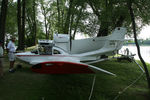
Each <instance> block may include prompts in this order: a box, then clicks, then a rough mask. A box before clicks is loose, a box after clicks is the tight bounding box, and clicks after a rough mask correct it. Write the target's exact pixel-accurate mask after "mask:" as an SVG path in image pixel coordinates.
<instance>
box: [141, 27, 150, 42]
mask: <svg viewBox="0 0 150 100" xmlns="http://www.w3.org/2000/svg"><path fill="white" fill-rule="evenodd" d="M139 38H142V39H150V26H144V27H143V29H142V30H141V32H140V34H139Z"/></svg>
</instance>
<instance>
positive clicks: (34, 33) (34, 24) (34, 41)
mask: <svg viewBox="0 0 150 100" xmlns="http://www.w3.org/2000/svg"><path fill="white" fill-rule="evenodd" d="M35 6H36V3H35V0H33V18H34V19H33V45H35V44H36V14H35V13H36V11H35Z"/></svg>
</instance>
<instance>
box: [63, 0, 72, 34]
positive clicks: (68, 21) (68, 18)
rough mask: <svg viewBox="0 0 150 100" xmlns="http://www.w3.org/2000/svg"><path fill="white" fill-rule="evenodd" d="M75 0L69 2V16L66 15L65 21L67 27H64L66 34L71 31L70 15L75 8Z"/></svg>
mask: <svg viewBox="0 0 150 100" xmlns="http://www.w3.org/2000/svg"><path fill="white" fill-rule="evenodd" d="M72 5H73V0H70V2H69V9H68V12H67V17H66V20H65V21H66V22H65V28H64V34H68V33H69V26H70V16H71V10H72V8H73V6H72Z"/></svg>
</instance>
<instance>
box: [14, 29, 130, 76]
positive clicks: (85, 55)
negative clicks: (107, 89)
mask: <svg viewBox="0 0 150 100" xmlns="http://www.w3.org/2000/svg"><path fill="white" fill-rule="evenodd" d="M126 32H127V31H126V28H123V27H117V28H115V30H114V31H112V33H111V34H110V35H108V36H103V37H95V38H88V39H80V40H71V39H70V36H69V35H64V34H54V39H53V40H39V41H38V42H39V45H38V47H37V50H35V51H31V52H24V53H16V57H17V58H19V59H20V60H23V61H25V62H28V63H29V64H32V65H33V66H32V67H31V69H32V71H34V72H37V73H46V74H66V73H96V72H104V73H107V74H110V75H115V74H113V73H111V72H109V71H106V70H104V69H101V68H99V67H96V66H93V65H90V64H91V63H94V62H95V61H101V60H103V56H110V55H114V54H116V53H117V51H118V50H119V49H121V47H122V45H123V42H124V37H125V34H126Z"/></svg>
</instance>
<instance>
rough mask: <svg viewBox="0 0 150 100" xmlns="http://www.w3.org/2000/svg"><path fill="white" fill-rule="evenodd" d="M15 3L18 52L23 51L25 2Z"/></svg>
mask: <svg viewBox="0 0 150 100" xmlns="http://www.w3.org/2000/svg"><path fill="white" fill-rule="evenodd" d="M22 4H23V5H21V0H18V1H17V11H18V12H17V19H18V20H17V22H18V36H19V37H18V48H17V49H18V50H24V48H25V44H24V43H25V0H22Z"/></svg>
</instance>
